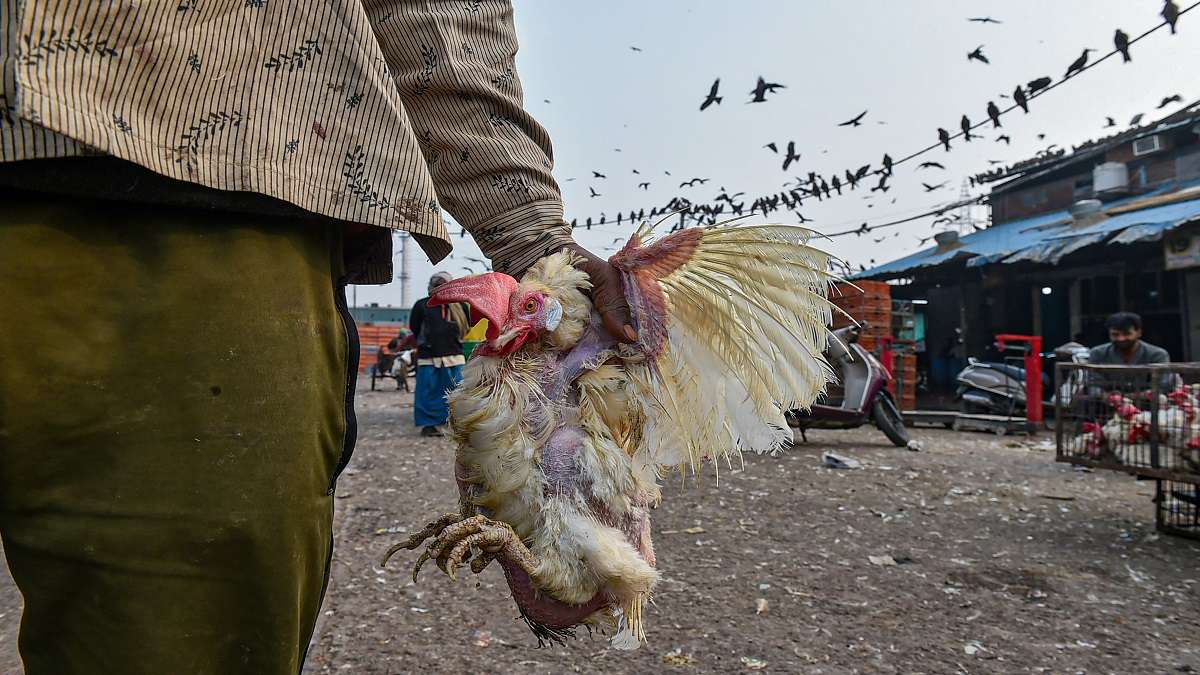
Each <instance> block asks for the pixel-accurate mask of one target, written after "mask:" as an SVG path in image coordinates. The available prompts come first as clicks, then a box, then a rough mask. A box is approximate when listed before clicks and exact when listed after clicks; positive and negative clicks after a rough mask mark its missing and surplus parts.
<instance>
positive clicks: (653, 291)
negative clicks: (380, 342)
mask: <svg viewBox="0 0 1200 675" xmlns="http://www.w3.org/2000/svg"><path fill="white" fill-rule="evenodd" d="M811 235H812V232H811V231H810V230H807V229H803V228H798V227H795V226H790V225H750V226H729V225H728V223H722V224H719V225H716V226H710V227H704V228H689V229H682V230H679V231H678V232H674V233H672V234H669V235H666V236H662V237H658V238H655V236H654V227H653V226H651V225H643V226H642V227H640V228H639V229H638V231H637V232H636V233H635V234H634V235H633V237H631V238H630V240H629V242H628V243H627V244H626V245H625V247H624V248H623V249H621V250H620V251H619V252H617V253H616V254H615V255H614V256H613V257H612V258H611V259H610V262H611V264H612V265H613V266H614V267H615V268H616V272H617V273H619V274H620V275H621V277H622V278H623V280H624V287H625V295H626V300H627V301H628V303H629V306H630V309H631V313H632V319H633V324H634V327H635V328H636V331H637V336H636V337H637V340H636V342H635V343H633V344H629V345H625V344H617V343H615V342H614V341H613V339H612V338H611V337H609V334H608V332H607V331H606V330H605V329H604V328H603V326H602V325H601V323H600V319H599V314H598V313H597V310H598V309H602V308H594V307H593V306H592V303H591V302H590V301H589V300H588V297H587V295H586V292H587V290H588V288H589V286H590V283H589V281H588V276H587V275H586V274H585V273H583V272H581V271H579V270H577V269H576V268H575V267H574V262H575V260H574V258H573V254H572V253H570V252H562V253H555V254H553V255H550V256H548V257H546V258H543V259H541V260H540V261H539V262H537V263H535V264H534V266H533V267H532V268H531V269H530V270H529V271H528V272H527V273H526V274H525V275H524V277H523V278H522V280H521V281H519V282H518V281H517V280H516V279H514V278H512V277H510V276H508V275H505V274H499V273H491V274H484V275H480V276H475V277H467V278H464V279H459V280H455V281H452V282H449V283H447V284H445V285H443V286H442V287H439V288H438V290H437V291H436V292H435V293H434V294H433V296H431V299H430V303H431V304H433V305H438V304H446V303H454V302H466V303H468V304H469V305H470V306H471V309H472V312H473V314H474V315H475V316H480V317H483V318H486V319H487V320H488V328H487V339H486V342H485V343H484V344H483V345H481V346H480V347H479V348H478V349H477V350H476V352H475V356H474V357H473V358H472V359H471V361H470V362H468V364H467V366H466V367H465V369H464V372H463V381H462V383H461V384H460V385H459V386H458V387H457V388H456V389H455V390H454V391H453V392H452V393H451V394H450V396H449V399H450V409H451V415H450V426H451V429H452V433H453V438H454V440H455V442H456V443H457V450H456V454H455V463H454V475H455V478H456V479H457V483H458V488H459V505H460V510H459V512H457V513H452V514H447V515H445V516H443V517H441V518H439V519H437V520H435V521H433V522H432V523H430V524H429V525H428V526H426V527H424V528H422V529H421V530H420V531H418V532H416V534H414V535H413V536H412V537H410V538H409V539H408V540H407V541H404V542H401V543H399V544H397V545H396V546H394V547H392V549H391V550H389V552H388V555H389V556H390V555H391V554H393V553H395V552H396V551H398V550H400V549H403V548H408V549H414V548H417V547H419V546H420V545H421V544H422V543H423V542H424V540H425V539H427V538H429V537H433V541H432V542H431V543H430V544H429V546H428V547H427V549H426V550H425V552H424V553H423V554H422V555H421V556H420V558H419V559H418V560H417V563H416V566H415V569H414V571H413V575H414V578H415V577H416V575H417V573H418V572H419V571H420V568H421V566H422V564H423V563H425V562H426V561H428V560H434V561H435V562H436V563H437V565H438V567H440V568H441V569H442V570H444V571H445V572H446V574H447V575H449V576H450V577H451V579H453V578H454V577H455V575H456V572H457V570H458V569H459V567H460V566H461V565H463V564H466V563H467V561H468V560H469V564H470V567H471V569H472V571H474V572H476V573H478V572H479V571H481V570H482V569H484V568H485V567H486V566H487V565H488V564H489V563H491V562H492V561H496V562H498V563H499V564H500V566H501V568H502V569H503V571H504V574H505V577H506V579H507V583H508V587H509V590H510V591H511V594H512V597H513V599H514V600H515V601H516V604H517V607H518V609H519V611H520V613H521V616H522V618H523V619H524V620H525V622H526V623H527V624H528V625H529V627H530V628H531V629H532V630H533V631H534V633H535V635H536V636H537V637H538V638H539V642H540V641H560V640H562V639H563V638H565V637H566V636H568V635H570V634H571V629H572V628H573V627H575V626H578V625H581V624H583V625H587V626H588V627H598V628H601V629H603V630H608V631H614V632H615V635H614V637H613V644H614V645H615V646H619V647H625V648H632V647H636V646H637V644H638V643H639V642H640V641H641V640H644V633H643V625H642V607H643V606H644V604H645V603H646V601H647V600H648V599H649V598H650V595H651V593H652V591H653V590H654V587H655V584H656V583H657V582H658V580H659V578H660V571H659V569H658V568H657V562H656V558H655V553H654V547H653V544H652V541H651V530H650V520H649V510H650V509H651V508H652V507H653V506H654V505H656V504H657V503H658V502H659V500H660V499H661V493H660V489H659V485H658V478H659V477H660V476H662V475H665V474H666V473H668V472H670V471H674V470H690V471H695V470H696V469H697V468H698V467H699V466H700V465H701V464H702V463H703V462H704V461H706V460H712V461H713V462H718V461H725V460H726V459H728V458H731V457H733V456H736V455H737V454H738V453H739V452H743V451H753V452H763V451H769V450H773V449H777V448H780V447H782V446H783V444H784V443H785V442H787V441H788V439H789V438H790V433H789V431H788V427H787V423H786V421H785V420H784V415H783V411H785V410H790V409H793V408H796V407H806V406H808V405H810V404H811V403H812V402H813V401H814V400H815V399H816V397H817V396H818V395H819V394H820V393H821V391H822V390H823V389H824V386H825V384H826V382H827V381H829V378H830V377H831V373H830V369H829V366H828V365H827V364H826V363H825V361H824V359H823V358H822V357H821V356H820V354H821V352H822V350H823V349H824V348H825V344H826V340H827V338H828V330H827V329H826V328H825V326H826V324H827V323H829V321H830V319H831V314H830V311H831V305H830V303H829V302H828V300H827V299H826V291H827V289H828V286H829V282H830V280H831V277H830V275H829V274H828V273H827V272H826V270H827V269H828V268H829V264H830V259H829V258H828V257H827V256H826V255H825V254H824V253H822V252H820V251H818V250H816V249H814V248H812V247H811V246H809V245H808V241H809V238H810V236H811ZM385 560H386V559H385Z"/></svg>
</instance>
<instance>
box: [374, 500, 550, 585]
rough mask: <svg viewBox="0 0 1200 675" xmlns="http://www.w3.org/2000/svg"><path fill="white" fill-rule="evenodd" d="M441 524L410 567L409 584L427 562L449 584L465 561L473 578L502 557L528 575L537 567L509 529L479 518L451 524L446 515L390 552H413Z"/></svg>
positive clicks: (459, 517)
mask: <svg viewBox="0 0 1200 675" xmlns="http://www.w3.org/2000/svg"><path fill="white" fill-rule="evenodd" d="M443 521H446V522H445V524H444V526H443V527H442V529H441V532H440V533H438V534H437V535H436V536H435V537H434V539H433V541H430V542H429V546H427V547H426V549H425V551H424V552H423V553H421V556H420V557H419V558H417V562H416V563H415V564H414V565H413V581H416V579H417V575H419V574H420V572H421V568H422V567H423V566H424V565H425V563H426V562H428V561H430V560H434V561H435V562H436V563H437V566H438V568H440V569H441V570H442V571H443V572H445V573H446V576H448V577H449V578H450V580H451V581H454V580H455V579H457V573H458V568H459V567H461V566H462V565H463V564H464V563H465V562H466V561H467V560H470V561H471V571H472V572H474V573H476V574H478V573H480V572H482V571H483V570H484V568H486V567H487V566H488V564H489V563H490V562H491V561H492V560H495V559H496V558H497V557H503V558H504V559H505V560H507V561H509V562H511V563H513V564H515V565H517V566H519V567H520V568H521V569H522V570H524V571H525V572H526V573H527V574H530V575H532V574H533V570H534V569H535V568H536V567H537V561H536V560H535V559H534V557H533V554H532V553H530V551H529V549H528V548H526V547H525V544H524V543H523V542H522V541H521V538H520V537H519V536H517V533H516V532H515V531H514V530H513V529H512V526H510V525H509V524H508V523H505V522H501V521H498V520H492V519H491V518H488V517H486V516H481V515H475V516H470V517H468V518H462V517H461V516H458V517H456V518H455V520H453V521H449V514H447V516H444V517H443V519H441V520H438V521H436V522H435V523H431V524H430V525H429V527H426V528H425V530H423V531H422V532H418V533H417V534H415V535H413V536H412V537H410V538H409V539H408V541H405V542H403V543H402V544H397V545H396V546H394V547H392V548H393V549H394V550H399V549H401V548H416V546H418V545H419V544H420V543H421V542H422V541H424V540H425V539H426V538H428V534H427V533H426V530H429V529H430V528H431V527H433V526H434V525H441V524H442V523H443ZM476 548H477V549H479V550H480V551H481V553H480V554H479V555H478V556H475V558H474V559H473V560H472V559H471V551H472V549H476ZM393 552H395V551H389V554H390V553H393Z"/></svg>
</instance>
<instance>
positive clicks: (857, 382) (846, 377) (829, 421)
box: [786, 326, 914, 448]
mask: <svg viewBox="0 0 1200 675" xmlns="http://www.w3.org/2000/svg"><path fill="white" fill-rule="evenodd" d="M860 334H861V328H860V327H859V326H848V327H846V328H840V329H838V330H836V331H833V336H834V337H833V338H830V340H829V342H828V343H827V345H826V348H825V358H826V359H827V360H828V361H829V364H830V365H832V366H833V367H834V369H835V370H836V371H838V374H839V375H840V379H841V382H842V388H843V390H844V394H843V396H842V400H841V401H840V402H837V401H826V402H824V403H815V404H813V406H812V408H811V409H809V410H807V411H803V410H792V411H789V412H788V413H787V415H786V417H787V420H788V424H789V425H791V426H792V427H794V428H796V429H799V430H800V434H801V436H802V437H803V435H804V431H805V430H806V429H854V428H857V427H860V426H862V425H864V424H869V423H871V422H874V423H875V425H876V426H877V427H879V430H880V431H882V432H883V434H884V435H885V436H887V437H888V440H889V441H891V442H892V443H894V444H895V445H897V446H899V447H902V448H903V447H914V446H911V445H910V444H909V440H908V430H907V429H905V428H904V416H903V415H901V414H900V408H899V407H898V406H897V405H896V402H895V401H894V400H893V399H892V395H891V394H890V393H889V392H888V390H887V383H888V382H889V381H890V380H891V379H892V378H891V376H890V375H888V372H887V370H885V369H884V367H883V364H882V363H880V362H879V359H876V358H875V356H874V355H872V354H871V353H870V352H868V351H867V350H865V349H863V348H862V345H860V344H858V338H859V335H860ZM834 338H836V339H834Z"/></svg>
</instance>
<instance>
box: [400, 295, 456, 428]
mask: <svg viewBox="0 0 1200 675" xmlns="http://www.w3.org/2000/svg"><path fill="white" fill-rule="evenodd" d="M451 279H453V277H452V276H450V274H449V273H447V272H438V273H437V274H434V275H433V276H432V277H430V279H429V293H430V294H431V295H432V294H433V290H434V289H435V288H437V287H438V286H441V285H442V284H444V283H446V282H447V281H450V280H451ZM428 302H429V297H428V296H426V297H424V298H421V299H420V300H418V301H417V302H416V303H415V304H413V307H412V311H411V312H410V313H409V317H408V325H409V328H411V329H412V332H413V334H414V335H416V336H417V391H416V400H415V401H414V404H413V421H415V422H416V424H417V426H419V427H421V435H422V436H441V435H443V432H442V429H441V425H443V424H445V423H446V422H447V420H449V419H450V409H449V406H448V405H447V403H446V393H447V392H449V391H450V390H451V389H453V388H454V387H455V386H456V385H457V384H458V383H459V381H460V380H461V379H462V367H463V364H464V363H466V359H465V358H464V357H463V345H462V338H463V335H465V334H466V332H467V328H469V326H468V325H467V315H466V310H465V309H464V308H463V307H462V305H457V304H455V305H443V306H441V307H427V306H426V305H427V303H428Z"/></svg>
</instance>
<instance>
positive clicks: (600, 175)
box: [592, 171, 608, 178]
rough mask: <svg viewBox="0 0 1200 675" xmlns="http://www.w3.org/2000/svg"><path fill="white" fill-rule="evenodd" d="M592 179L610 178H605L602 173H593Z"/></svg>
mask: <svg viewBox="0 0 1200 675" xmlns="http://www.w3.org/2000/svg"><path fill="white" fill-rule="evenodd" d="M592 178H608V176H605V175H604V174H602V173H600V172H599V171H593V172H592Z"/></svg>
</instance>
